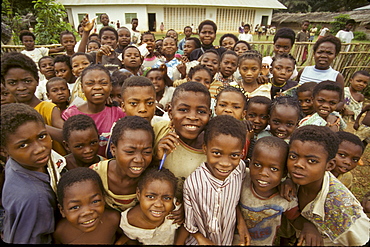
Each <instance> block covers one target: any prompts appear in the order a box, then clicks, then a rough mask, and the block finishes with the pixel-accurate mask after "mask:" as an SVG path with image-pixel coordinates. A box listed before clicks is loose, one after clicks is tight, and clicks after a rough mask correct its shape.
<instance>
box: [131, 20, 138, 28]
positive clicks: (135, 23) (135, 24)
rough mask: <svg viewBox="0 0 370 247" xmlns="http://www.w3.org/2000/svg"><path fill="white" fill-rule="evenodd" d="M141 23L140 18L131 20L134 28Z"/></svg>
mask: <svg viewBox="0 0 370 247" xmlns="http://www.w3.org/2000/svg"><path fill="white" fill-rule="evenodd" d="M138 25H139V21H138V20H133V21H131V26H132V29H134V30H135V29H136V28H137V26H138Z"/></svg>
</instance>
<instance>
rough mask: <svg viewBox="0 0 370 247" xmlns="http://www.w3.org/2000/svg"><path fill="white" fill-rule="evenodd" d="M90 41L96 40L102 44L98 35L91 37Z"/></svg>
mask: <svg viewBox="0 0 370 247" xmlns="http://www.w3.org/2000/svg"><path fill="white" fill-rule="evenodd" d="M90 40H96V41H98V42H99V43H100V39H99V36H98V35H91V36H90V37H89V41H90Z"/></svg>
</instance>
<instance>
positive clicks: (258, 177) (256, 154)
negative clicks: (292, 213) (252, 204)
mask: <svg viewBox="0 0 370 247" xmlns="http://www.w3.org/2000/svg"><path fill="white" fill-rule="evenodd" d="M285 157H286V156H284V155H281V150H280V149H278V148H267V147H265V146H263V145H257V147H256V148H255V149H254V151H253V155H252V160H251V162H250V165H249V169H250V176H251V182H252V184H253V189H254V190H255V191H256V192H257V194H258V195H260V196H263V197H270V196H271V195H273V194H274V193H276V192H277V191H278V190H277V186H279V184H280V182H281V178H282V177H283V175H284V169H285V162H286V159H285Z"/></svg>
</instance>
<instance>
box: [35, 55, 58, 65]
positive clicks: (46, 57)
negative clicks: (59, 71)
mask: <svg viewBox="0 0 370 247" xmlns="http://www.w3.org/2000/svg"><path fill="white" fill-rule="evenodd" d="M48 58H50V59H51V60H53V64H54V58H53V57H51V56H43V57H42V58H40V60H39V61H38V63H37V64H38V65H39V68H40V67H41V61H42V60H44V59H48Z"/></svg>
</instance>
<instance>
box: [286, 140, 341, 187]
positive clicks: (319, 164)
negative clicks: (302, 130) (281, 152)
mask: <svg viewBox="0 0 370 247" xmlns="http://www.w3.org/2000/svg"><path fill="white" fill-rule="evenodd" d="M327 158H328V153H327V151H326V150H325V149H324V147H323V146H322V145H321V144H319V143H317V142H312V141H306V142H302V141H299V140H294V141H293V142H292V143H290V147H289V154H288V161H287V167H288V172H289V174H290V177H291V178H292V180H293V182H294V183H295V184H298V185H303V186H306V185H308V186H309V187H310V188H321V185H322V181H323V177H324V174H325V171H330V170H332V169H333V167H334V166H335V163H334V162H333V160H329V161H327Z"/></svg>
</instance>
